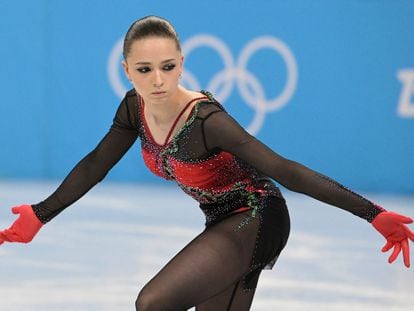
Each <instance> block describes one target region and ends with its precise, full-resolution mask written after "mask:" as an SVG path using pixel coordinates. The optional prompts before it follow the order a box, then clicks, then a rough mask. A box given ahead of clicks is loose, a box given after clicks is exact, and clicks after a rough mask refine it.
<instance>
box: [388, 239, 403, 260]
mask: <svg viewBox="0 0 414 311" xmlns="http://www.w3.org/2000/svg"><path fill="white" fill-rule="evenodd" d="M400 252H401V244H400V243H395V244H394V251H393V252H392V254H391V256H390V258H389V259H388V262H389V263H393V262H394V261H395V259H397V257H398V254H399V253H400Z"/></svg>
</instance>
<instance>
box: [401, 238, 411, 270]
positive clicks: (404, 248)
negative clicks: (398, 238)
mask: <svg viewBox="0 0 414 311" xmlns="http://www.w3.org/2000/svg"><path fill="white" fill-rule="evenodd" d="M401 249H402V253H403V258H404V265H405V266H406V267H407V268H409V267H410V245H409V244H408V239H404V240H402V242H401Z"/></svg>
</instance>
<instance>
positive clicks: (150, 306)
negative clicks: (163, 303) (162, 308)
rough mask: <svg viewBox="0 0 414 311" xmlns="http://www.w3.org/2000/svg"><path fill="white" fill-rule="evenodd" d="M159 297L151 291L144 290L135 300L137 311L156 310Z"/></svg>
mask: <svg viewBox="0 0 414 311" xmlns="http://www.w3.org/2000/svg"><path fill="white" fill-rule="evenodd" d="M156 303H157V298H156V297H155V295H152V294H151V293H150V292H147V291H144V290H142V291H141V292H140V293H139V294H138V297H137V299H136V300H135V310H137V311H150V310H156Z"/></svg>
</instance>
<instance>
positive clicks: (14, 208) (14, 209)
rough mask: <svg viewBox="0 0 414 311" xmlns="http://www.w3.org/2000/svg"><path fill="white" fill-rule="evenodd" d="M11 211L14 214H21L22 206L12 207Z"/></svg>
mask: <svg viewBox="0 0 414 311" xmlns="http://www.w3.org/2000/svg"><path fill="white" fill-rule="evenodd" d="M11 211H12V213H13V214H20V206H15V207H12V209H11Z"/></svg>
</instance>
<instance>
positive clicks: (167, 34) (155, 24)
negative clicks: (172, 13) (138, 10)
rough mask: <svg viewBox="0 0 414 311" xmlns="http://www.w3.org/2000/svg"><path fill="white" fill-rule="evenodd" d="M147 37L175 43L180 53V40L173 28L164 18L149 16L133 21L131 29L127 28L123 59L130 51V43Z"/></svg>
mask: <svg viewBox="0 0 414 311" xmlns="http://www.w3.org/2000/svg"><path fill="white" fill-rule="evenodd" d="M149 37H161V38H168V39H172V40H174V41H175V44H176V45H177V49H178V50H179V51H181V45H180V40H179V39H178V34H177V32H176V31H175V29H174V26H173V25H172V24H171V23H170V22H169V21H167V20H166V19H164V18H161V17H158V16H153V15H150V16H146V17H143V18H141V19H139V20H137V21H135V22H134V23H133V24H132V25H131V27H129V29H128V31H127V33H126V35H125V39H124V48H123V52H122V53H123V55H124V58H125V59H126V57H127V55H128V54H129V52H130V51H131V45H132V43H134V42H135V41H136V40H139V39H144V38H149Z"/></svg>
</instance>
